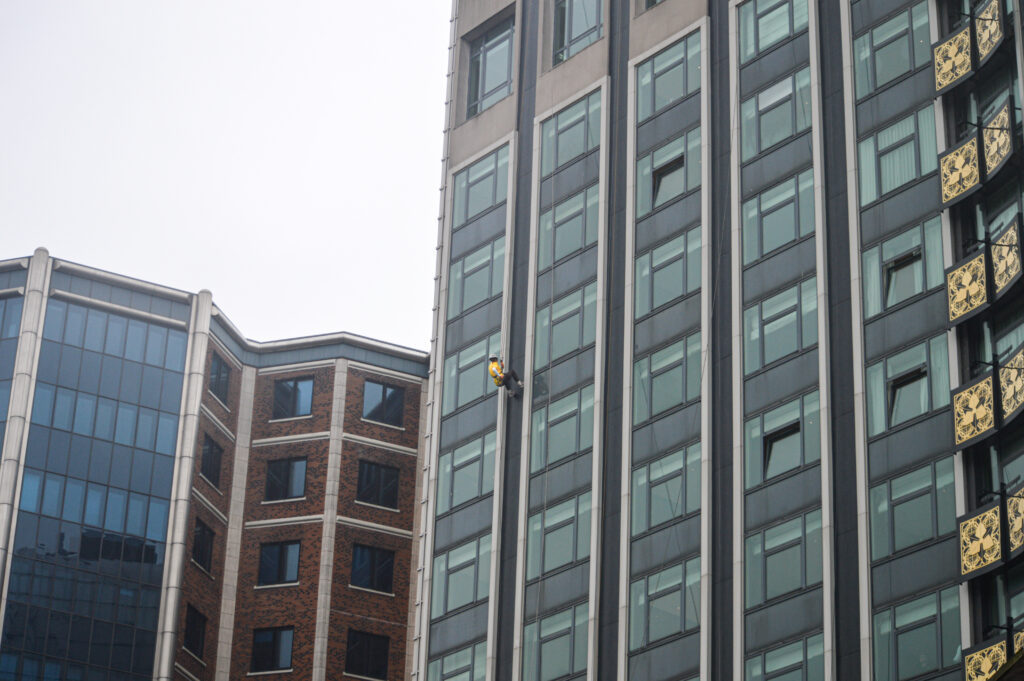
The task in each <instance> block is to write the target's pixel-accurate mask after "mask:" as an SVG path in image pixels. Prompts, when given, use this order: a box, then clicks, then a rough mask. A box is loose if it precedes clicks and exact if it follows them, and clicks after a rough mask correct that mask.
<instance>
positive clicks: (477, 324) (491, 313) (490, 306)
mask: <svg viewBox="0 0 1024 681" xmlns="http://www.w3.org/2000/svg"><path fill="white" fill-rule="evenodd" d="M500 328H501V297H500V296H499V297H497V298H494V299H493V300H491V301H490V302H488V303H485V304H482V305H480V306H479V307H476V308H473V309H472V310H470V311H469V312H467V313H465V314H463V315H461V316H459V317H456V318H455V319H453V320H452V321H451V322H449V323H448V328H447V329H445V332H444V354H445V355H446V356H447V355H450V354H451V353H453V352H455V351H456V350H458V349H459V348H463V347H465V346H467V345H469V344H470V343H471V342H472V341H475V340H479V339H480V338H483V337H484V336H488V335H490V334H492V333H494V332H495V331H497V330H498V329H500Z"/></svg>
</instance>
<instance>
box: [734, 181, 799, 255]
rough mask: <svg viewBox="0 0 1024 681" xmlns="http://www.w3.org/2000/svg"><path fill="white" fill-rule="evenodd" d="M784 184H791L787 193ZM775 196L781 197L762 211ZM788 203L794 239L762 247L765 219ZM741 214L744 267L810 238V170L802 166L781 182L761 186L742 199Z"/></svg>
mask: <svg viewBox="0 0 1024 681" xmlns="http://www.w3.org/2000/svg"><path fill="white" fill-rule="evenodd" d="M787 184H790V185H791V186H792V187H793V193H792V194H791V195H787V194H785V193H784V192H786V189H787V188H786V186H785V185H787ZM776 196H784V197H785V198H783V199H779V200H778V201H777V202H776V203H772V204H769V205H768V208H767V210H766V209H765V207H764V204H765V203H767V202H768V201H771V200H773V199H775V197H776ZM790 205H792V206H793V212H794V214H795V216H796V218H797V220H796V224H795V229H794V230H793V231H794V235H795V236H794V238H793V239H788V240H786V241H782V242H780V243H779V244H778V245H777V246H774V247H773V248H771V249H769V250H765V245H764V244H765V234H766V229H765V219H766V218H768V217H771V216H772V215H774V214H776V213H779V212H780V211H783V210H785V209H786V208H787V207H788V206H790ZM741 213H742V217H741V222H742V227H741V229H742V240H743V267H744V268H746V267H749V266H751V265H754V264H755V263H757V262H759V261H761V260H764V259H765V258H768V257H771V256H772V255H774V254H776V253H779V252H781V251H783V250H784V249H786V248H789V247H791V246H793V245H794V244H798V243H800V242H802V241H804V240H805V239H809V238H813V236H814V233H815V228H816V223H817V220H816V219H815V215H814V169H813V168H805V169H803V170H800V171H797V172H796V173H794V174H793V175H791V176H789V177H787V178H786V179H785V180H783V181H782V182H779V183H777V184H774V185H772V186H770V187H766V188H765V189H762V190H761V191H760V192H758V193H757V194H755V195H753V196H751V197H750V198H748V199H747V200H745V201H743V205H742V209H741Z"/></svg>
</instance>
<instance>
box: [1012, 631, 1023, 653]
mask: <svg viewBox="0 0 1024 681" xmlns="http://www.w3.org/2000/svg"><path fill="white" fill-rule="evenodd" d="M1021 647H1024V631H1017V632H1014V634H1013V654H1014V655H1016V654H1017V653H1019V652H1020V649H1021Z"/></svg>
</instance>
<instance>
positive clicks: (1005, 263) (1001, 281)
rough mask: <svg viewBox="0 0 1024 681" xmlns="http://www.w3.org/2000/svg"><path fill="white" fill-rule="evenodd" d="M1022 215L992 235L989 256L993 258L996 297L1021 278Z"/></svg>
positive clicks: (993, 281)
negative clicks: (1020, 226)
mask: <svg viewBox="0 0 1024 681" xmlns="http://www.w3.org/2000/svg"><path fill="white" fill-rule="evenodd" d="M1018 225H1020V216H1019V215H1018V216H1017V217H1015V218H1014V219H1013V222H1011V223H1010V224H1009V225H1007V227H1006V228H1005V229H1003V230H1002V231H1001V232H998V233H997V234H994V235H993V236H992V245H991V246H989V249H988V252H989V257H990V258H992V288H993V294H994V296H993V297H995V298H998V297H999V296H1001V295H1003V294H1004V293H1006V292H1007V291H1009V290H1010V288H1011V287H1012V286H1013V285H1014V284H1016V283H1017V281H1019V280H1020V277H1021V272H1022V268H1021V260H1020V229H1019V228H1018Z"/></svg>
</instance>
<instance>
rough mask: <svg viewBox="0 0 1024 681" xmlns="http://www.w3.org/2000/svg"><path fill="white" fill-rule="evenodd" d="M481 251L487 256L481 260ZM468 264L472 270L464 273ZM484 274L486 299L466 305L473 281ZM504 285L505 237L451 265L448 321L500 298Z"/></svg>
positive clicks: (472, 288) (500, 237)
mask: <svg viewBox="0 0 1024 681" xmlns="http://www.w3.org/2000/svg"><path fill="white" fill-rule="evenodd" d="M484 251H488V254H487V255H485V256H483V257H481V255H480V254H482V253H483V252H484ZM467 264H468V265H469V266H470V267H471V268H472V269H470V270H469V271H468V272H467V271H466V266H467ZM482 273H486V274H487V282H488V287H487V289H486V292H485V295H484V297H483V298H481V299H480V300H476V301H472V300H471V302H470V304H469V305H467V304H466V294H467V292H469V291H475V290H476V289H474V287H473V285H472V284H473V281H476V280H473V281H470V280H471V278H472V277H474V276H476V275H478V274H482ZM504 285H505V237H504V235H502V236H499V237H498V238H497V239H494V240H493V241H491V242H489V243H486V244H484V245H482V246H480V247H479V248H475V249H473V250H472V251H470V252H469V253H467V254H465V255H463V256H462V257H460V258H459V259H458V260H455V261H453V262H452V263H451V265H450V266H449V268H448V309H447V316H448V320H449V321H450V320H452V319H454V318H456V317H458V316H460V315H463V314H465V313H467V312H469V311H470V310H474V309H476V308H477V307H479V306H482V305H483V304H484V303H487V302H489V301H491V300H494V299H495V298H497V297H499V296H501V294H502V292H503V287H504Z"/></svg>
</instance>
